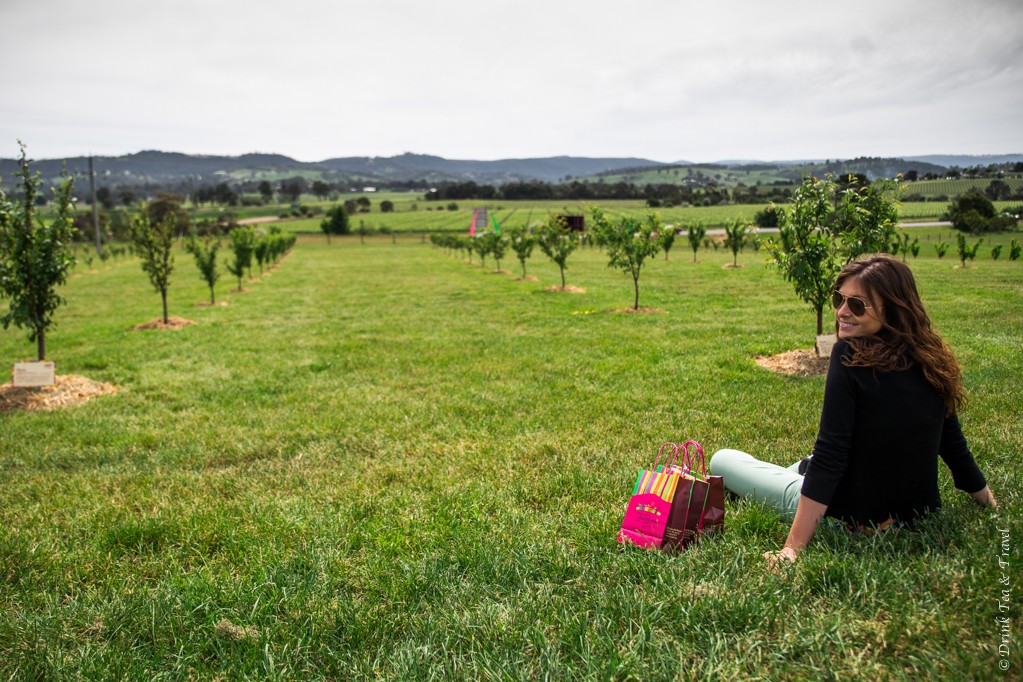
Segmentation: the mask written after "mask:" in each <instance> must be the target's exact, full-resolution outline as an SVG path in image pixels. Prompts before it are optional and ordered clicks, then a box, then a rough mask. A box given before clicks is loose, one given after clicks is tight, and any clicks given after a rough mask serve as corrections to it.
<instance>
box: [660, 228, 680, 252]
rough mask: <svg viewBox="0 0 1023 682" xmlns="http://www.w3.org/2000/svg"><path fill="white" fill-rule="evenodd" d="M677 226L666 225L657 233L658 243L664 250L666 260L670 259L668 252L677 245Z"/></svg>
mask: <svg viewBox="0 0 1023 682" xmlns="http://www.w3.org/2000/svg"><path fill="white" fill-rule="evenodd" d="M675 237H676V233H675V226H674V225H672V226H671V227H665V229H663V230H661V231H660V232H659V233H658V235H657V243H658V245H659V246H660V247H661V249H662V250H663V251H664V260H668V252H669V251H671V247H673V246H675Z"/></svg>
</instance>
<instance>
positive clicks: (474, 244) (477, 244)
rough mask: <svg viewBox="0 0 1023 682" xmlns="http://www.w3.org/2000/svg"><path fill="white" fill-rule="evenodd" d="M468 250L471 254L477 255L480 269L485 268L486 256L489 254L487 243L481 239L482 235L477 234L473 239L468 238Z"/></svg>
mask: <svg viewBox="0 0 1023 682" xmlns="http://www.w3.org/2000/svg"><path fill="white" fill-rule="evenodd" d="M469 248H470V249H471V250H472V251H473V252H475V253H478V254H479V257H480V267H481V268H485V267H487V254H488V253H490V245H489V244H488V243H487V240H486V239H484V238H483V235H481V234H478V235H476V236H475V237H470V238H469ZM470 260H471V259H470Z"/></svg>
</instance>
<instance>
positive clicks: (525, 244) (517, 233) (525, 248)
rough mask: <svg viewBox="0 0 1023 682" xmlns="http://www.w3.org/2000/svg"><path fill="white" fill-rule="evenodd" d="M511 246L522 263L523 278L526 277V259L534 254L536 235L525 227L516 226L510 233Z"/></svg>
mask: <svg viewBox="0 0 1023 682" xmlns="http://www.w3.org/2000/svg"><path fill="white" fill-rule="evenodd" d="M509 237H510V242H511V248H512V250H513V251H514V252H515V256H516V257H517V258H518V259H519V263H520V264H521V265H522V279H525V278H526V261H527V260H529V257H530V256H531V255H532V254H533V247H534V246H536V237H534V236H533V235H531V234H530V233H529V232H528V231H527V230H526V228H525V227H520V228H515V229H513V230H511V231H510V233H509Z"/></svg>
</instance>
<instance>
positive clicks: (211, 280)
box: [186, 236, 220, 305]
mask: <svg viewBox="0 0 1023 682" xmlns="http://www.w3.org/2000/svg"><path fill="white" fill-rule="evenodd" d="M186 248H187V250H188V252H189V253H190V254H192V256H193V257H194V258H195V266H196V267H197V268H199V274H200V275H201V276H202V278H203V280H204V281H205V282H206V284H207V285H208V286H209V288H210V305H213V304H215V303H216V302H217V301H216V299H215V298H214V293H213V287H214V286H216V284H217V280H218V279H220V271H219V269H218V268H217V251H218V250H220V240H219V239H214V238H213V237H212V236H207V237H206V238H205V239H203V240H202V241H201V242H200V241H199V240H198V239H196V238H195V237H192V238H191V239H189V240H188V245H187V247H186Z"/></svg>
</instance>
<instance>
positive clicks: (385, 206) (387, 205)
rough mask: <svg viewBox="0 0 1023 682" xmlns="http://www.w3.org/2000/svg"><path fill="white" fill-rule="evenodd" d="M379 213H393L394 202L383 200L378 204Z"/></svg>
mask: <svg viewBox="0 0 1023 682" xmlns="http://www.w3.org/2000/svg"><path fill="white" fill-rule="evenodd" d="M380 212H381V213H393V212H394V202H393V201H391V200H390V199H384V200H383V201H381V202H380Z"/></svg>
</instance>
